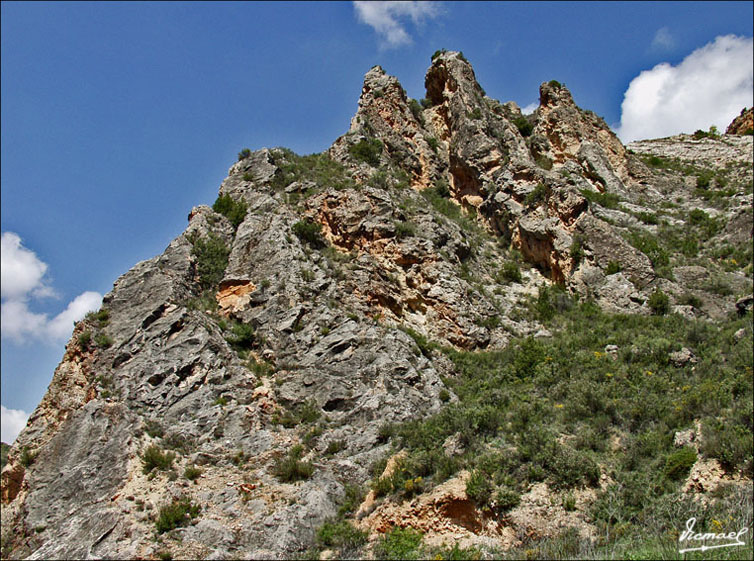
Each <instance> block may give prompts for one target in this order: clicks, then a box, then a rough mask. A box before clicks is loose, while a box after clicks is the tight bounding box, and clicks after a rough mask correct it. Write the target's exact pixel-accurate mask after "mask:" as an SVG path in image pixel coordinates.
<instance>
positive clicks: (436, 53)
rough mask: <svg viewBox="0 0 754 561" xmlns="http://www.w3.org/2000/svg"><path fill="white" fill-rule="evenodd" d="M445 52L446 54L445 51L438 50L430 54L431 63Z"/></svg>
mask: <svg viewBox="0 0 754 561" xmlns="http://www.w3.org/2000/svg"><path fill="white" fill-rule="evenodd" d="M447 52H448V51H447V49H438V50H436V51H435V52H434V53H432V62H434V60H435V59H436V58H437V57H439V56H440V55H444V54H445V53H447Z"/></svg>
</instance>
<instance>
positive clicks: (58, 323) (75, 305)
mask: <svg viewBox="0 0 754 561" xmlns="http://www.w3.org/2000/svg"><path fill="white" fill-rule="evenodd" d="M101 305H102V295H101V294H100V293H99V292H91V291H88V292H84V293H82V294H79V295H78V296H76V298H74V299H73V301H71V303H70V304H68V307H67V308H66V309H65V310H64V311H62V312H60V313H59V314H58V315H56V316H55V317H54V318H52V320H50V322H49V323H48V324H47V331H48V332H49V333H50V336H51V337H53V338H56V339H67V338H68V337H70V336H71V329H73V322H74V321H79V320H80V319H81V318H83V317H84V316H85V315H86V314H87V312H91V311H92V310H98V309H99V307H100V306H101Z"/></svg>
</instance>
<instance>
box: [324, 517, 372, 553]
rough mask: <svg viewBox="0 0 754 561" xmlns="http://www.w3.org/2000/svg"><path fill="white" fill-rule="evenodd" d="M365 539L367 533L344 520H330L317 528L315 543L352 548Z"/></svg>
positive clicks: (360, 544) (363, 542)
mask: <svg viewBox="0 0 754 561" xmlns="http://www.w3.org/2000/svg"><path fill="white" fill-rule="evenodd" d="M366 541H367V534H366V532H363V531H362V530H359V529H358V528H354V526H353V525H351V524H350V523H349V522H347V521H346V520H331V521H328V522H325V523H324V524H323V525H322V526H321V527H320V528H319V530H317V545H319V546H320V547H328V548H331V547H337V548H339V549H341V548H342V549H346V550H350V551H352V550H354V549H356V548H358V547H360V546H362V545H364V544H365V543H366Z"/></svg>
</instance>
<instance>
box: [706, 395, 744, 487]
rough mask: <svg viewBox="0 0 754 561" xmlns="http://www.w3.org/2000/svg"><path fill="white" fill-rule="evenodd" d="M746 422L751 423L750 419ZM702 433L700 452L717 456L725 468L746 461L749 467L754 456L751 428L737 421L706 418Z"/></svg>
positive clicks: (731, 467) (711, 456)
mask: <svg viewBox="0 0 754 561" xmlns="http://www.w3.org/2000/svg"><path fill="white" fill-rule="evenodd" d="M749 403H751V401H749ZM747 422H749V423H751V419H750V418H749V419H748V421H747ZM749 427H751V425H749ZM702 435H703V438H702V447H701V452H702V453H703V454H704V455H705V456H708V457H710V458H717V459H718V460H720V463H722V464H723V467H725V468H726V469H727V470H733V469H735V468H737V467H741V466H743V465H744V463H745V462H747V461H748V462H749V469H751V463H752V456H754V439H752V430H751V428H747V427H745V426H743V425H740V424H737V423H731V422H727V423H726V422H724V421H720V420H714V421H713V420H708V421H706V422H705V423H704V425H703V430H702ZM749 475H751V473H749Z"/></svg>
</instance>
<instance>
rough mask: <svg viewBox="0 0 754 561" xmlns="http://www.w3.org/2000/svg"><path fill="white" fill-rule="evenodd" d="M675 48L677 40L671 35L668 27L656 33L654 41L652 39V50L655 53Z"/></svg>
mask: <svg viewBox="0 0 754 561" xmlns="http://www.w3.org/2000/svg"><path fill="white" fill-rule="evenodd" d="M674 46H675V39H674V38H673V36H672V35H671V34H670V30H669V29H668V28H667V27H661V28H660V29H658V30H657V32H656V33H655V36H654V39H652V45H651V48H652V49H653V50H655V51H666V50H668V49H672V48H673V47H674Z"/></svg>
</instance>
